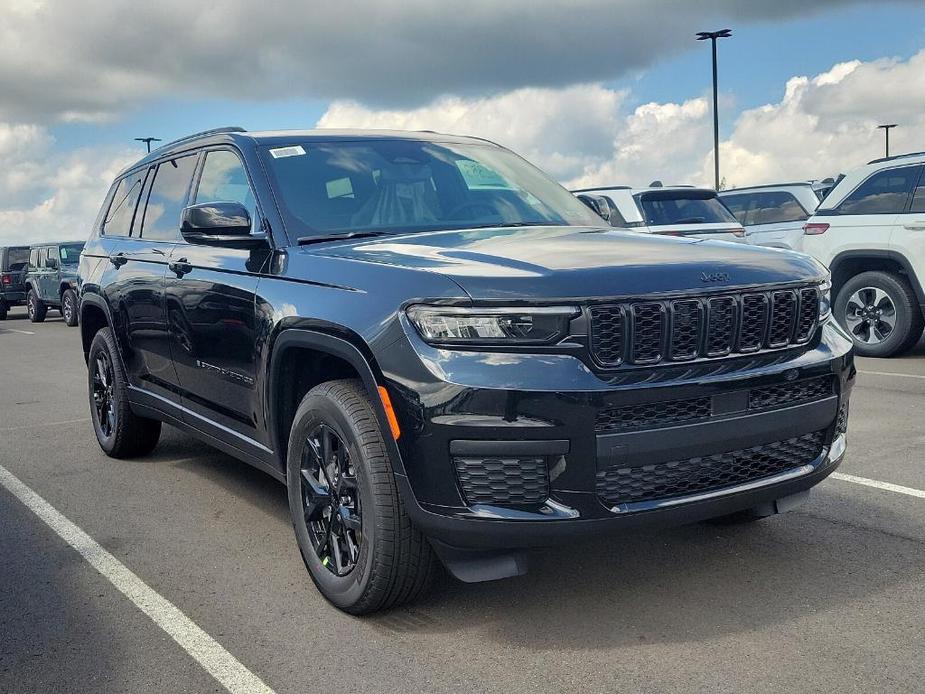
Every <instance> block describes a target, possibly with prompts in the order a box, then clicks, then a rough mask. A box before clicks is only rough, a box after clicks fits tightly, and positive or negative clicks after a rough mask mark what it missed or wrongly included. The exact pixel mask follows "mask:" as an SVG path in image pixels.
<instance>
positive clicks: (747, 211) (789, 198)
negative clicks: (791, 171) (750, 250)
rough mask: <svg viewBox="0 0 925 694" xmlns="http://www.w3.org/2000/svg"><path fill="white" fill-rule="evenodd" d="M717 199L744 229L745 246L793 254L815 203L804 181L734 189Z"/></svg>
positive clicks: (810, 190) (816, 202) (816, 198)
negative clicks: (784, 249)
mask: <svg viewBox="0 0 925 694" xmlns="http://www.w3.org/2000/svg"><path fill="white" fill-rule="evenodd" d="M719 198H720V200H722V201H723V203H724V204H725V205H726V207H728V208H729V210H730V211H731V212H732V214H734V215H735V218H736V219H737V220H738V221H739V223H740V224H741V225H742V226H743V227H745V238H746V240H747V241H748V243H750V244H752V245H755V246H770V247H772V248H787V249H790V250H795V251H798V250H800V247H801V245H802V242H803V224H804V223H805V222H806V220H807V219H809V216H810V215H811V214H812V213H813V210H815V209H816V206H817V205H818V204H819V197H818V196H817V194H816V190H815V188H814V186H813V184H812V183H808V182H807V183H780V184H772V185H763V186H750V187H747V188H734V189H732V190H724V191H722V192H720V194H719Z"/></svg>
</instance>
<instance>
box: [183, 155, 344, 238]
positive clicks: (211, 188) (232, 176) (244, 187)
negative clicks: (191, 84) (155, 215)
mask: <svg viewBox="0 0 925 694" xmlns="http://www.w3.org/2000/svg"><path fill="white" fill-rule="evenodd" d="M346 180H347V181H348V183H349V179H346ZM195 200H196V202H197V203H200V202H222V201H224V202H239V203H241V204H242V205H244V206H245V207H246V208H247V211H248V212H250V215H251V220H252V221H255V220H256V219H257V201H256V198H255V197H254V191H252V190H251V186H250V182H249V181H248V180H247V172H246V171H245V170H244V164H242V163H241V160H240V159H239V158H238V155H237V154H235V153H234V152H229V151H228V150H224V149H220V150H215V151H212V152H209V153H207V154H206V162H205V164H204V165H203V167H202V176H201V177H200V178H199V188H198V189H197V191H196V198H195Z"/></svg>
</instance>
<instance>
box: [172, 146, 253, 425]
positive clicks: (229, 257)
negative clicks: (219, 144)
mask: <svg viewBox="0 0 925 694" xmlns="http://www.w3.org/2000/svg"><path fill="white" fill-rule="evenodd" d="M218 201H229V202H240V203H243V204H244V205H245V206H246V207H247V208H248V210H249V211H250V216H251V219H252V220H253V224H254V225H255V228H254V231H257V230H258V228H259V227H258V226H257V225H259V220H260V219H261V215H260V214H259V213H258V209H257V203H256V200H255V197H254V193H253V187H252V185H251V182H250V178H249V176H248V172H247V170H246V169H245V166H244V164H243V162H242V160H241V158H240V157H239V156H238V154H237V152H236V151H235V150H232V149H228V148H216V149H210V150H207V151H205V152H204V153H203V156H202V161H201V164H200V174H199V175H198V177H197V181H196V183H195V184H194V187H193V192H192V193H191V195H190V204H194V203H202V202H218ZM269 255H270V254H269V252H268V251H267V250H263V249H261V250H242V249H235V248H218V247H214V246H197V245H192V244H188V243H186V242H185V241H183V240H182V239H180V241H179V243H178V244H177V246H176V247H175V248H174V250H173V254H172V256H171V266H170V267H171V269H170V270H169V271H168V273H167V279H166V305H167V316H168V322H169V324H170V333H171V351H172V354H173V359H174V363H175V365H176V371H177V378H178V379H179V384H180V388H181V393H182V395H183V404H184V407H185V408H186V410H185V412H184V416H186V417H187V418H188V419H189V423H190V424H192V425H193V426H197V427H206V428H208V426H209V424H210V423H217V424H219V425H220V426H221V427H223V428H225V429H226V430H229V429H230V430H231V431H234V432H238V433H240V434H243V435H244V436H246V437H247V438H248V439H252V440H257V441H259V440H262V439H265V436H264V435H263V434H262V433H261V431H260V429H259V427H258V425H257V421H256V416H257V415H256V413H259V412H261V411H262V409H263V406H262V404H261V403H260V402H259V394H258V391H257V381H258V379H257V335H256V301H255V295H256V291H257V283H258V279H259V278H258V274H257V273H258V272H260V271H261V269H263V267H264V266H265V264H266V263H267V262H268V260H269Z"/></svg>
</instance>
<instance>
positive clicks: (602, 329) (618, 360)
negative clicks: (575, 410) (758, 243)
mask: <svg viewBox="0 0 925 694" xmlns="http://www.w3.org/2000/svg"><path fill="white" fill-rule="evenodd" d="M818 311H819V295H818V291H817V289H816V287H814V286H813V287H803V288H800V289H797V290H790V289H787V290H778V291H774V292H746V293H741V294H722V295H717V296H711V297H706V298H696V299H693V298H689V299H674V300H671V299H668V300H665V301H658V302H656V301H648V302H639V303H626V304H612V305H604V306H595V307H593V308H592V309H591V311H590V313H591V352H592V355H593V357H594V359H595V361H596V362H597V363H598V364H600V365H601V366H604V367H616V366H619V365H620V364H623V363H624V362H630V363H633V364H644V365H651V364H657V363H660V362H681V361H689V360H692V359H697V358H703V357H708V358H716V357H723V356H726V355H729V354H749V353H752V352H758V351H761V350H763V349H782V348H785V347H789V346H790V345H797V344H803V343H805V342H807V341H808V340H809V339H810V338H811V337H812V336H813V334H814V332H815V330H816V328H817V326H818V320H817V314H818Z"/></svg>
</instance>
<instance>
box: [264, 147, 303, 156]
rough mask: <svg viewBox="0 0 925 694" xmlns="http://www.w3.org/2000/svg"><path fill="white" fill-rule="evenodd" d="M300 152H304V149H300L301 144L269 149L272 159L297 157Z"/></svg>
mask: <svg viewBox="0 0 925 694" xmlns="http://www.w3.org/2000/svg"><path fill="white" fill-rule="evenodd" d="M302 154H305V150H304V149H302V145H293V146H292V147H276V148H275V149H271V150H270V155H271V156H272V157H273V158H274V159H282V158H283V157H298V156H300V155H302Z"/></svg>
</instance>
